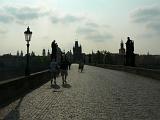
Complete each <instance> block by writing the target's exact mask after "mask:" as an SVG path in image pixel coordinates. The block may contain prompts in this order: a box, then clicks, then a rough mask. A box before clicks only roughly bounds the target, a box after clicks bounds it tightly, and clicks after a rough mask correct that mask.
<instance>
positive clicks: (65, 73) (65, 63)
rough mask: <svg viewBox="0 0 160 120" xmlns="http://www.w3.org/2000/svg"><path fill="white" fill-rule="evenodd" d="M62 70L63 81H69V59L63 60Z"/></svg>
mask: <svg viewBox="0 0 160 120" xmlns="http://www.w3.org/2000/svg"><path fill="white" fill-rule="evenodd" d="M60 70H61V76H62V83H63V85H64V83H67V81H66V79H67V76H68V61H67V60H66V59H64V60H62V62H61V65H60Z"/></svg>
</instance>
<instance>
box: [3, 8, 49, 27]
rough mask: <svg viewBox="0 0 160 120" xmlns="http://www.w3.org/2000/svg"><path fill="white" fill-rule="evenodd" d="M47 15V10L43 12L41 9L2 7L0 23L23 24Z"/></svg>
mask: <svg viewBox="0 0 160 120" xmlns="http://www.w3.org/2000/svg"><path fill="white" fill-rule="evenodd" d="M46 15H49V11H48V10H44V9H43V8H41V7H31V6H20V7H18V6H7V5H6V6H2V7H1V9H0V22H2V23H9V22H13V21H16V23H21V24H22V23H23V22H25V21H30V20H34V19H38V18H40V17H43V16H46Z"/></svg>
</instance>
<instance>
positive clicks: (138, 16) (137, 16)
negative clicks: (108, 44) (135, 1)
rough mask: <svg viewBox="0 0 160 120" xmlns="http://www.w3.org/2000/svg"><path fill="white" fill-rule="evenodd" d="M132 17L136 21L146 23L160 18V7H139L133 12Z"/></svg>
mask: <svg viewBox="0 0 160 120" xmlns="http://www.w3.org/2000/svg"><path fill="white" fill-rule="evenodd" d="M131 17H132V20H133V22H135V23H144V22H145V23H146V22H151V21H157V20H160V7H157V6H147V7H143V8H138V9H136V10H134V11H133V12H132V14H131Z"/></svg>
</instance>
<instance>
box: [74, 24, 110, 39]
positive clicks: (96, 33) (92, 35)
mask: <svg viewBox="0 0 160 120" xmlns="http://www.w3.org/2000/svg"><path fill="white" fill-rule="evenodd" d="M76 32H77V33H78V34H80V35H82V36H83V37H84V38H85V39H86V40H91V41H94V42H104V41H106V40H111V39H112V38H113V35H112V34H110V33H108V32H106V31H105V30H103V29H98V28H97V29H95V28H93V26H92V27H91V26H90V27H87V26H86V27H80V28H78V29H77V31H76Z"/></svg>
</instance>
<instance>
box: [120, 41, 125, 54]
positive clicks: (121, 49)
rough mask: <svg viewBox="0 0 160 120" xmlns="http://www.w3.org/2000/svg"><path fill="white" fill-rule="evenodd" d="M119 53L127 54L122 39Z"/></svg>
mask: <svg viewBox="0 0 160 120" xmlns="http://www.w3.org/2000/svg"><path fill="white" fill-rule="evenodd" d="M119 54H120V55H125V48H124V43H123V41H122V40H121V43H120V49H119Z"/></svg>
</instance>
